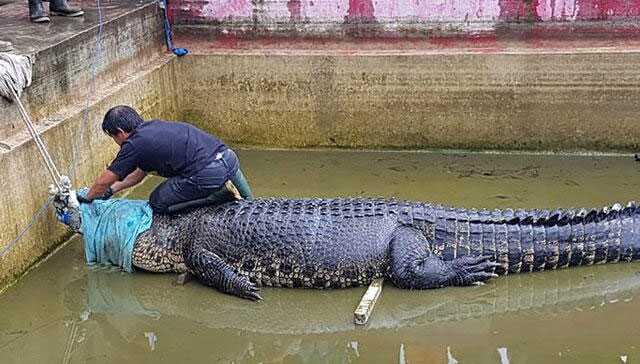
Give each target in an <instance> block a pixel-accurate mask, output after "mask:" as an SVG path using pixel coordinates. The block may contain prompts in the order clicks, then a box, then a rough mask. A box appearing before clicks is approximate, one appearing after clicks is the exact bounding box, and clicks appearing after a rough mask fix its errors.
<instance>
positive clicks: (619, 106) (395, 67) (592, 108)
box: [176, 51, 640, 151]
mask: <svg viewBox="0 0 640 364" xmlns="http://www.w3.org/2000/svg"><path fill="white" fill-rule="evenodd" d="M322 53H325V54H318V53H317V52H287V53H284V54H282V53H281V54H273V53H271V54H269V53H252V54H224V53H220V54H203V55H198V56H192V57H187V58H184V59H183V60H181V61H180V62H179V63H178V64H177V65H176V67H178V69H179V71H178V73H179V74H181V75H182V82H181V85H183V88H184V90H183V91H182V92H181V94H182V95H185V96H184V97H183V98H182V99H181V101H180V104H181V107H180V110H181V112H182V113H183V114H182V115H183V117H184V119H185V120H187V121H189V122H192V123H195V124H197V125H200V126H202V127H204V128H205V129H208V130H210V131H212V132H214V133H215V134H217V135H220V136H221V137H222V138H224V139H225V140H227V141H229V142H233V143H244V144H252V145H265V146H274V147H309V146H328V147H349V148H378V147H392V148H417V149H422V148H463V149H529V150H564V151H569V150H637V149H638V148H639V147H640V144H639V142H640V128H638V127H637V126H638V115H640V103H638V101H637V100H638V98H639V97H640V70H639V69H638V68H637V67H636V66H635V65H637V64H640V52H631V53H624V52H622V53H599V52H593V53H575V54H572V53H564V52H556V53H546V54H545V53H539V52H529V53H522V54H520V53H511V54H510V53H490V54H484V53H464V52H463V53H449V54H448V53H429V52H425V53H414V54H401V53H398V54H395V53H392V54H388V53H387V54H376V53H375V52H371V53H366V52H361V53H359V54H357V55H345V54H343V53H341V52H331V51H327V52H322ZM187 90H188V91H187Z"/></svg>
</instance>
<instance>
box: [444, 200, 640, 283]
mask: <svg viewBox="0 0 640 364" xmlns="http://www.w3.org/2000/svg"><path fill="white" fill-rule="evenodd" d="M433 212H434V213H435V215H436V217H435V221H434V224H433V227H434V228H433V242H434V243H433V245H434V246H433V249H434V250H435V251H436V252H440V253H441V254H442V256H443V258H444V259H445V260H448V259H453V258H455V257H460V256H464V255H476V256H477V255H490V256H493V257H495V259H496V260H497V261H498V262H499V263H501V266H502V268H503V269H501V270H499V271H497V273H499V274H506V273H508V272H510V273H519V272H531V271H540V270H549V269H556V268H565V267H569V266H580V265H592V264H601V263H613V262H619V261H626V262H628V261H632V260H636V259H639V258H640V209H639V208H638V207H637V206H636V204H635V203H634V202H630V203H629V204H628V205H627V206H625V207H622V206H621V205H620V204H615V205H613V206H612V207H605V208H603V209H598V210H596V209H592V210H586V209H581V210H573V209H566V210H553V211H552V210H510V209H505V210H494V211H489V210H482V211H475V210H454V209H438V208H436V209H435V210H433Z"/></svg>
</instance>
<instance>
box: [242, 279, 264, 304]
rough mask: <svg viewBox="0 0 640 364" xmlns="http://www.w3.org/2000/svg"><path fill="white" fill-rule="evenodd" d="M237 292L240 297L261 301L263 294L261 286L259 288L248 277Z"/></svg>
mask: <svg viewBox="0 0 640 364" xmlns="http://www.w3.org/2000/svg"><path fill="white" fill-rule="evenodd" d="M236 294H237V295H238V296H239V297H242V298H246V299H248V300H251V301H261V300H262V296H260V288H258V287H257V286H256V285H255V284H254V283H252V282H251V281H249V280H248V279H247V280H246V281H245V282H243V284H242V285H240V287H239V290H238V292H236Z"/></svg>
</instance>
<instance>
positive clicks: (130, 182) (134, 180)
mask: <svg viewBox="0 0 640 364" xmlns="http://www.w3.org/2000/svg"><path fill="white" fill-rule="evenodd" d="M146 175H147V173H146V172H145V171H143V170H142V169H140V168H136V170H135V171H133V172H131V173H129V175H128V176H127V177H125V179H123V180H122V181H118V182H115V183H114V184H112V185H111V190H112V191H113V193H116V192H120V191H122V190H124V189H127V188H129V187H131V186H135V185H137V184H138V183H140V181H142V180H143V179H144V177H146Z"/></svg>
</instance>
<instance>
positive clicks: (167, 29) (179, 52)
mask: <svg viewBox="0 0 640 364" xmlns="http://www.w3.org/2000/svg"><path fill="white" fill-rule="evenodd" d="M159 1H160V8H162V27H163V29H164V39H165V42H166V43H167V48H168V49H169V50H170V51H171V52H173V54H175V55H176V56H178V57H182V56H185V55H187V54H188V53H189V50H188V49H186V48H174V47H173V31H172V30H171V24H170V23H169V16H168V15H167V6H169V5H168V1H169V0H159Z"/></svg>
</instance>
